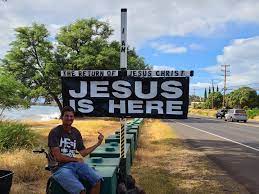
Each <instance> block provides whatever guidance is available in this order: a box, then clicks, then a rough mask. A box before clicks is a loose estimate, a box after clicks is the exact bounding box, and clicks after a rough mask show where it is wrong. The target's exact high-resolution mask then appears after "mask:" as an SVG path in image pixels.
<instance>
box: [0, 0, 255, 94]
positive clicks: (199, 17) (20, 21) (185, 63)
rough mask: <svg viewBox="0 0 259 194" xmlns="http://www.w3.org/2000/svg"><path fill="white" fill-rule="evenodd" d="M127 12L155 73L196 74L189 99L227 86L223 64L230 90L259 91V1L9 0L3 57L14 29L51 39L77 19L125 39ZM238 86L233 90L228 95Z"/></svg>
mask: <svg viewBox="0 0 259 194" xmlns="http://www.w3.org/2000/svg"><path fill="white" fill-rule="evenodd" d="M121 8H127V9H128V43H129V45H130V46H133V47H135V48H136V50H137V53H138V54H139V55H140V56H142V57H144V58H145V61H146V62H147V63H148V64H150V65H152V66H153V67H154V68H156V69H170V68H175V69H180V70H182V69H183V70H194V71H195V76H194V77H193V78H192V79H191V86H190V87H191V88H190V94H193V93H194V89H195V94H198V95H203V93H204V88H205V87H208V86H209V85H211V82H212V80H213V81H214V83H216V84H218V85H219V87H222V85H223V79H222V76H221V74H222V73H221V72H220V68H221V67H220V65H222V64H229V65H230V68H229V70H230V76H229V77H228V80H227V83H228V86H234V88H236V87H238V86H243V85H248V86H252V87H255V88H259V84H258V83H259V78H258V75H257V74H258V72H259V11H258V10H259V1H257V0H242V1H240V0H231V1H224V0H217V1H216V0H210V1H206V0H193V1H191V0H161V1H156V0H142V1H137V0H131V1H128V2H126V1H125V2H123V1H119V0H109V1H107V0H95V1H89V0H74V1H71V0H56V1H52V0H38V1H35V0H23V1H19V0H10V1H7V2H0V28H1V31H0V58H1V57H3V56H4V54H5V53H6V51H7V50H8V48H9V46H8V45H9V43H10V42H11V41H12V40H13V39H14V31H13V29H14V28H15V27H18V26H24V25H30V24H31V23H32V22H38V23H43V24H45V25H46V26H47V28H48V29H49V31H50V32H51V35H52V37H54V36H55V34H56V33H57V32H58V29H59V28H60V27H61V26H63V25H66V24H69V23H71V22H73V21H75V20H76V19H80V18H89V17H95V18H98V19H100V20H102V21H107V22H109V23H110V25H111V27H112V28H113V29H114V35H113V36H112V37H111V39H115V40H120V9H121ZM231 88H233V87H229V90H228V91H231V90H230V89H231Z"/></svg>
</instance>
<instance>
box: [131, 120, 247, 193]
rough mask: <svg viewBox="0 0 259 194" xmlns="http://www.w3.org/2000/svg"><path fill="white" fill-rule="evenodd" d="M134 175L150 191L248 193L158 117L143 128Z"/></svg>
mask: <svg viewBox="0 0 259 194" xmlns="http://www.w3.org/2000/svg"><path fill="white" fill-rule="evenodd" d="M132 174H133V176H134V177H135V178H136V182H137V183H138V185H139V186H141V187H142V188H143V189H144V190H145V191H146V193H148V194H157V193H159V194H168V193H247V192H246V190H245V189H244V188H243V187H242V186H240V185H238V184H237V183H236V182H235V181H233V180H232V179H231V178H229V176H228V175H227V174H226V173H225V172H223V171H222V170H220V169H219V168H217V166H215V165H214V164H213V163H212V162H210V161H209V160H208V159H207V158H206V156H205V155H203V154H202V153H201V152H198V151H195V150H192V149H190V148H188V147H186V146H185V145H183V143H182V141H181V140H180V139H178V138H177V136H176V134H174V133H173V130H172V129H171V128H170V127H169V126H168V125H166V124H165V123H162V122H161V121H159V120H149V121H147V122H146V123H145V125H144V127H143V129H142V130H141V136H140V144H139V148H138V150H137V153H136V159H135V160H134V163H133V167H132Z"/></svg>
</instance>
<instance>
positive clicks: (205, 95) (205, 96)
mask: <svg viewBox="0 0 259 194" xmlns="http://www.w3.org/2000/svg"><path fill="white" fill-rule="evenodd" d="M207 97H208V96H207V89H206V88H205V91H204V101H206V100H207Z"/></svg>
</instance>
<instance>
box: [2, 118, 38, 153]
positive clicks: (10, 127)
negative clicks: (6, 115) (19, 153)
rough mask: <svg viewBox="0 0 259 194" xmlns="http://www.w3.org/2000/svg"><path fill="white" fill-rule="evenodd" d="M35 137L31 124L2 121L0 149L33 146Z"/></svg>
mask: <svg viewBox="0 0 259 194" xmlns="http://www.w3.org/2000/svg"><path fill="white" fill-rule="evenodd" d="M35 139H36V138H35V134H34V133H33V132H32V131H31V130H30V129H29V126H27V125H25V124H21V123H18V122H11V121H0V151H6V150H11V149H15V148H25V149H26V148H32V147H33V145H34V144H35V142H36V141H35Z"/></svg>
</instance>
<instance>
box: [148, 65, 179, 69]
mask: <svg viewBox="0 0 259 194" xmlns="http://www.w3.org/2000/svg"><path fill="white" fill-rule="evenodd" d="M153 70H175V68H174V67H171V66H168V65H154V66H153Z"/></svg>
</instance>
